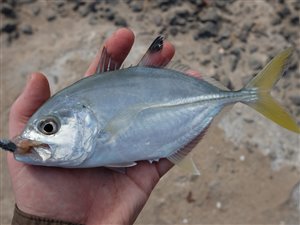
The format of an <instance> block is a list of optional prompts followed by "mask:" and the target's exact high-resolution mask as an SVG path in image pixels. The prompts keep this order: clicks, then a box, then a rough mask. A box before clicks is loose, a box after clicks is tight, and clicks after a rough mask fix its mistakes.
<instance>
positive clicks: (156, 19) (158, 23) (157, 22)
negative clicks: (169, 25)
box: [153, 15, 163, 27]
mask: <svg viewBox="0 0 300 225" xmlns="http://www.w3.org/2000/svg"><path fill="white" fill-rule="evenodd" d="M153 22H154V24H155V25H156V26H158V27H160V26H161V25H162V23H163V18H162V17H161V16H160V15H156V16H154V18H153Z"/></svg>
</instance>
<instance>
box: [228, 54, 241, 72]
mask: <svg viewBox="0 0 300 225" xmlns="http://www.w3.org/2000/svg"><path fill="white" fill-rule="evenodd" d="M238 62H239V57H238V56H236V55H233V54H231V55H230V56H229V63H230V71H231V72H233V71H235V69H236V67H237V64H238Z"/></svg>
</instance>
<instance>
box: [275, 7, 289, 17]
mask: <svg viewBox="0 0 300 225" xmlns="http://www.w3.org/2000/svg"><path fill="white" fill-rule="evenodd" d="M277 13H278V15H279V16H280V17H281V18H284V17H286V16H288V15H290V14H291V11H290V10H289V8H288V6H287V5H282V7H281V9H280V10H279V11H278V12H277Z"/></svg>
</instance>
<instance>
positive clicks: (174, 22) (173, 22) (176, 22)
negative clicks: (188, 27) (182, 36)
mask: <svg viewBox="0 0 300 225" xmlns="http://www.w3.org/2000/svg"><path fill="white" fill-rule="evenodd" d="M185 24H186V20H185V18H183V17H179V16H174V17H173V18H172V19H171V21H170V25H172V26H174V25H179V26H184V25H185Z"/></svg>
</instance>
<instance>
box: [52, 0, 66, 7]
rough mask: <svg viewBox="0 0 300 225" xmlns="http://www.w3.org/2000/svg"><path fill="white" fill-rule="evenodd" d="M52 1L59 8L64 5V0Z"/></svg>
mask: <svg viewBox="0 0 300 225" xmlns="http://www.w3.org/2000/svg"><path fill="white" fill-rule="evenodd" d="M54 3H55V5H56V6H57V7H59V8H60V7H62V6H64V5H65V0H55V1H54Z"/></svg>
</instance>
